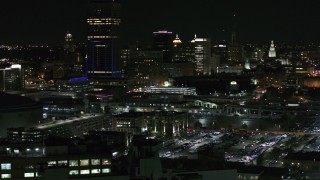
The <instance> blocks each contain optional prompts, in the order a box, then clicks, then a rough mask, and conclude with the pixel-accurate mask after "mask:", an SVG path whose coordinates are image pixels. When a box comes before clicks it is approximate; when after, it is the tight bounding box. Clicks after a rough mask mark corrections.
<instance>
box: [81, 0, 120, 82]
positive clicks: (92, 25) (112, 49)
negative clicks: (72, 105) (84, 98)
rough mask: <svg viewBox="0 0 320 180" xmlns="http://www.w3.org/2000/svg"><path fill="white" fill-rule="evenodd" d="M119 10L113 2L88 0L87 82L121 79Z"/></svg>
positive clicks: (117, 4) (115, 2)
mask: <svg viewBox="0 0 320 180" xmlns="http://www.w3.org/2000/svg"><path fill="white" fill-rule="evenodd" d="M120 8H121V5H120V3H118V2H117V1H114V0H103V1H101V0H100V1H98V0H91V1H90V5H89V10H88V17H87V40H88V41H87V64H86V72H87V76H88V78H89V79H106V78H119V77H122V73H121V71H122V67H121V66H122V63H121V58H120V24H121V17H120Z"/></svg>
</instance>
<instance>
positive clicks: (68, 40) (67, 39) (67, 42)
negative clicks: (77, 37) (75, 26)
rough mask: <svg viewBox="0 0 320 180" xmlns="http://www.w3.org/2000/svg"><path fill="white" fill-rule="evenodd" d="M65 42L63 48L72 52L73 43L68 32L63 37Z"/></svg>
mask: <svg viewBox="0 0 320 180" xmlns="http://www.w3.org/2000/svg"><path fill="white" fill-rule="evenodd" d="M64 40H65V43H64V49H65V50H66V51H68V52H70V53H73V52H74V51H75V45H74V42H73V37H72V34H71V33H70V32H68V33H67V34H66V35H65V37H64Z"/></svg>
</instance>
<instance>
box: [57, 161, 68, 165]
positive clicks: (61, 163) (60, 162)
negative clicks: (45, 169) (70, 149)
mask: <svg viewBox="0 0 320 180" xmlns="http://www.w3.org/2000/svg"><path fill="white" fill-rule="evenodd" d="M67 164H68V161H67V160H62V161H58V165H59V166H66V165H67Z"/></svg>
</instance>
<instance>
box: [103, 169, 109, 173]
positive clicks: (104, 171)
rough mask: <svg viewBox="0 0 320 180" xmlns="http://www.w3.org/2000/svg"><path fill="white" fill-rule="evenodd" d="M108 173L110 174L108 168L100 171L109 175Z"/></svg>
mask: <svg viewBox="0 0 320 180" xmlns="http://www.w3.org/2000/svg"><path fill="white" fill-rule="evenodd" d="M110 172H111V170H110V168H104V169H102V173H110Z"/></svg>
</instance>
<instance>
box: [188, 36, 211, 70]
mask: <svg viewBox="0 0 320 180" xmlns="http://www.w3.org/2000/svg"><path fill="white" fill-rule="evenodd" d="M192 43H194V47H195V49H194V62H193V63H194V70H195V73H196V75H210V74H211V64H210V61H211V41H210V39H209V38H197V37H196V36H195V38H194V39H193V40H192Z"/></svg>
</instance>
